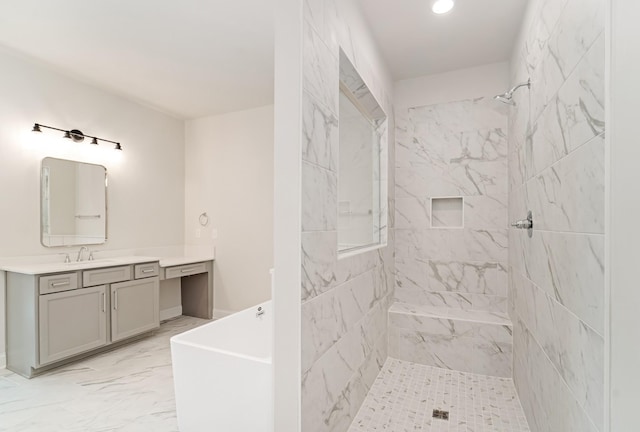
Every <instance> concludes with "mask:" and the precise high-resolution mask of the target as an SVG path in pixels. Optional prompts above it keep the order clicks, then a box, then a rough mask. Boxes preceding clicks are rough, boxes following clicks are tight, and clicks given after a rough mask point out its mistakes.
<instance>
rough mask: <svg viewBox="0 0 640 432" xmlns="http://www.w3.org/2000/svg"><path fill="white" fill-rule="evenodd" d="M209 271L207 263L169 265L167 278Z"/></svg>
mask: <svg viewBox="0 0 640 432" xmlns="http://www.w3.org/2000/svg"><path fill="white" fill-rule="evenodd" d="M206 272H207V263H203V262H201V263H195V264H185V265H181V266H175V267H168V268H167V270H166V271H165V279H172V278H178V277H182V276H190V275H194V274H199V273H206Z"/></svg>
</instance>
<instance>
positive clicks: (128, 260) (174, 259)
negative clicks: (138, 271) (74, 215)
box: [0, 255, 214, 275]
mask: <svg viewBox="0 0 640 432" xmlns="http://www.w3.org/2000/svg"><path fill="white" fill-rule="evenodd" d="M213 259H214V258H213V257H212V256H208V255H194V256H170V257H152V256H125V257H114V258H103V259H97V260H93V261H81V262H70V263H63V262H62V263H61V262H55V263H51V262H50V263H35V264H34V263H28V262H19V263H18V262H7V263H3V262H0V270H2V271H5V272H11V273H21V274H28V275H39V274H47V273H64V272H67V271H69V272H71V271H79V270H91V269H96V268H106V267H117V266H122V265H132V264H141V263H148V262H159V264H160V267H173V266H178V265H185V264H194V263H199V262H205V261H213Z"/></svg>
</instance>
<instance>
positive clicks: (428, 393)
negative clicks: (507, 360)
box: [349, 358, 529, 432]
mask: <svg viewBox="0 0 640 432" xmlns="http://www.w3.org/2000/svg"><path fill="white" fill-rule="evenodd" d="M434 409H438V410H444V411H449V420H440V419H434V418H432V413H433V410H434ZM362 431H367V432H374V431H386V432H409V431H411V432H416V431H423V432H529V426H528V425H527V420H526V418H525V415H524V412H523V411H522V407H521V405H520V401H519V399H518V396H517V395H516V391H515V388H514V386H513V381H512V380H511V379H506V378H497V377H490V376H484V375H475V374H470V373H464V372H457V371H451V370H446V369H439V368H434V367H431V366H424V365H419V364H415V363H409V362H405V361H401V360H396V359H392V358H389V359H387V362H386V363H385V365H384V367H383V369H382V371H380V374H379V375H378V377H377V378H376V381H375V382H374V384H373V386H372V387H371V390H370V391H369V394H368V395H367V398H366V400H365V401H364V403H363V405H362V407H361V408H360V411H359V412H358V415H357V416H356V418H355V419H354V421H353V423H352V424H351V427H350V428H349V432H362Z"/></svg>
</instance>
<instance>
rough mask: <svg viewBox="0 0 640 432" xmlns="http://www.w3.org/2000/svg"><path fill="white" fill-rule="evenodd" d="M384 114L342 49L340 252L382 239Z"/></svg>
mask: <svg viewBox="0 0 640 432" xmlns="http://www.w3.org/2000/svg"><path fill="white" fill-rule="evenodd" d="M386 131H387V116H386V114H385V112H384V110H383V109H382V107H381V106H380V104H379V103H378V102H377V100H376V98H375V97H374V96H373V94H372V93H371V91H370V90H369V88H368V87H367V85H366V84H365V82H364V80H363V79H362V77H361V76H360V74H359V73H358V72H357V71H356V69H355V67H354V66H353V64H352V63H351V61H349V59H348V58H347V56H346V55H345V54H344V52H342V50H341V51H340V98H339V157H338V159H339V164H338V251H340V252H346V251H351V250H355V249H360V248H365V247H370V246H374V245H378V244H382V243H384V242H385V241H386V239H384V236H383V230H384V229H385V228H386V213H384V211H386V210H384V211H383V209H386V205H384V204H385V203H386V199H387V197H386V190H385V188H383V187H382V181H381V178H382V177H381V174H382V169H381V166H386V164H383V162H384V161H382V160H381V158H382V157H386V151H384V150H385V149H386V145H387V136H386Z"/></svg>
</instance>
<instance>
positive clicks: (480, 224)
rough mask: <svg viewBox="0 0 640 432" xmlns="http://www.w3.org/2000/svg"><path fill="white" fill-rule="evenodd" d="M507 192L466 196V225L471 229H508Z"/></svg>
mask: <svg viewBox="0 0 640 432" xmlns="http://www.w3.org/2000/svg"><path fill="white" fill-rule="evenodd" d="M507 205H508V199H507V194H500V195H483V196H469V197H464V226H465V228H471V229H478V230H481V229H494V230H498V229H507V228H508V227H509V224H508V221H507V216H508V214H507V213H508V212H507Z"/></svg>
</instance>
